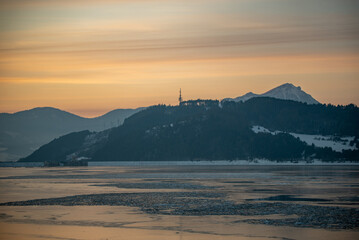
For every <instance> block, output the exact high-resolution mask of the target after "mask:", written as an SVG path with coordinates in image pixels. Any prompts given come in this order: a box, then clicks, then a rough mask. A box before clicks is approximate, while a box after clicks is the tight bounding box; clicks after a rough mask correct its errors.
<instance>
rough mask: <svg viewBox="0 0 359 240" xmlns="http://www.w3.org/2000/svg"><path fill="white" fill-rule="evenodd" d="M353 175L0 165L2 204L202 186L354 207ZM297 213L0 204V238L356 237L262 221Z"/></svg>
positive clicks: (243, 196)
mask: <svg viewBox="0 0 359 240" xmlns="http://www.w3.org/2000/svg"><path fill="white" fill-rule="evenodd" d="M358 177H359V166H157V167H156V166H142V167H139V166H135V167H133V166H132V167H131V166H127V167H113V166H112V167H106V166H100V167H88V168H85V167H79V168H0V189H1V194H0V202H1V203H5V202H13V201H24V200H32V199H44V198H58V197H65V196H73V195H85V194H102V193H141V192H183V191H189V192H192V191H204V192H218V193H222V194H224V195H225V198H226V199H225V200H226V201H233V202H234V203H238V204H240V203H248V202H253V201H255V202H278V201H279V202H285V203H288V202H290V203H297V202H298V203H300V204H307V205H315V206H339V207H350V208H357V209H359V208H358V207H359V181H358V179H359V178H358ZM248 199H251V200H252V201H248ZM295 217H297V216H293V215H283V214H282V215H280V214H274V215H271V216H243V215H223V216H221V215H219V216H181V215H177V216H172V215H163V214H147V213H145V212H144V211H141V209H140V208H138V207H128V206H56V205H55V206H1V207H0V239H20V240H21V239H131V240H132V239H176V240H177V239H273V238H277V239H358V238H359V231H358V228H356V229H351V230H335V231H334V230H330V229H325V228H320V227H319V228H316V229H314V228H308V227H300V226H298V227H293V226H275V225H271V224H266V223H265V222H263V221H261V219H263V218H270V219H278V220H283V221H284V222H285V221H286V220H285V219H293V218H295ZM257 220H258V221H257ZM288 221H289V220H288ZM249 222H253V223H255V222H257V224H250V223H249ZM258 223H259V224H258Z"/></svg>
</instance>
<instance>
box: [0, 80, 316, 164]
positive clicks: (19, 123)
mask: <svg viewBox="0 0 359 240" xmlns="http://www.w3.org/2000/svg"><path fill="white" fill-rule="evenodd" d="M260 97H272V98H276V99H283V100H292V101H296V102H302V103H306V104H319V102H318V101H317V100H315V99H314V98H312V97H311V96H310V95H309V94H307V93H305V92H304V91H303V90H301V88H300V87H296V86H294V85H293V84H290V83H286V84H283V85H281V86H278V87H276V88H274V89H272V90H270V91H268V92H266V93H264V94H254V93H247V94H246V95H244V96H241V97H237V98H233V99H232V98H226V99H223V100H222V101H221V104H219V105H223V104H224V103H226V102H227V103H228V102H245V101H248V100H249V99H253V98H260ZM143 109H144V108H138V109H117V110H113V111H111V112H109V113H107V114H105V115H103V116H100V117H96V118H83V117H80V116H77V115H74V114H71V113H68V112H65V111H62V110H59V109H56V108H51V107H45V108H34V109H31V110H26V111H21V112H17V113H14V114H9V113H1V114H0V161H16V160H18V159H19V158H23V157H25V156H27V155H29V154H31V153H32V152H33V151H35V150H36V149H38V148H39V147H40V146H42V145H44V144H46V143H48V142H50V141H51V140H53V139H54V138H58V137H60V136H62V135H65V134H68V133H71V132H77V131H83V130H88V131H90V132H94V131H95V132H99V131H103V130H106V129H110V128H113V127H118V126H120V125H121V124H122V123H123V121H124V119H125V118H127V117H130V116H132V115H133V114H135V113H138V112H140V111H141V110H143ZM259 114H261V113H259Z"/></svg>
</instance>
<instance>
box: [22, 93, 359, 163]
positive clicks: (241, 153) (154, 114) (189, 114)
mask: <svg viewBox="0 0 359 240" xmlns="http://www.w3.org/2000/svg"><path fill="white" fill-rule="evenodd" d="M358 120H359V109H358V107H356V106H354V105H348V106H332V105H321V104H316V105H308V104H305V103H298V102H294V101H286V100H278V99H273V98H265V97H262V98H253V99H250V100H248V101H246V102H244V103H243V102H238V103H236V102H223V103H222V104H221V105H220V104H219V103H218V101H211V100H208V101H203V100H198V101H188V102H185V103H183V104H182V105H181V106H165V105H159V106H153V107H150V108H148V109H145V110H143V111H141V112H139V113H137V114H134V115H132V116H131V117H129V118H128V119H126V120H125V122H124V124H123V125H122V126H120V127H117V128H113V129H112V130H110V131H108V132H100V133H86V134H87V136H85V137H82V139H83V140H82V141H83V142H82V144H80V145H81V146H80V147H77V148H76V149H75V150H74V149H73V147H71V149H70V148H66V146H64V145H63V144H61V142H63V141H59V140H55V141H52V142H50V143H49V144H47V146H46V145H45V146H43V147H42V148H40V149H39V150H37V151H35V152H34V153H33V154H31V155H30V156H29V157H27V158H24V159H22V161H45V160H46V161H49V160H50V161H51V160H52V161H62V160H65V159H69V156H71V157H88V158H90V159H91V160H93V161H149V160H152V161H159V160H201V159H209V160H210V159H217V160H218V159H228V160H231V159H252V158H267V159H272V160H291V159H297V160H299V159H312V158H320V159H323V160H339V159H343V160H345V159H346V160H355V161H356V160H359V159H358V150H344V151H342V152H334V151H332V149H331V148H318V147H315V146H313V145H308V144H306V143H305V142H302V141H300V140H299V139H298V138H295V137H294V136H292V135H290V134H287V133H285V132H291V133H305V134H317V135H333V136H337V137H341V136H355V139H354V140H353V141H352V142H351V144H352V145H358V136H359V127H358V124H357V123H358ZM255 125H259V126H263V127H265V128H267V129H269V130H272V131H281V132H278V133H277V134H270V133H255V132H254V131H252V126H255ZM78 134H81V136H82V135H84V133H83V132H82V133H78ZM86 134H85V135H86ZM75 135H76V133H75ZM49 145H50V146H51V147H49ZM77 146H78V145H77ZM46 149H51V151H49V152H47V151H48V150H46ZM54 149H59V150H58V151H56V150H54ZM60 149H61V151H60Z"/></svg>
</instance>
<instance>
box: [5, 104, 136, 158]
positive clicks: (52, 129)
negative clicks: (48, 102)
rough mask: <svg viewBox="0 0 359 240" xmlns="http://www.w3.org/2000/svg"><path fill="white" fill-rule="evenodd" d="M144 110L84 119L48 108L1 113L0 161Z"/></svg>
mask: <svg viewBox="0 0 359 240" xmlns="http://www.w3.org/2000/svg"><path fill="white" fill-rule="evenodd" d="M140 110H141V109H140V108H139V109H117V110H114V111H111V112H109V113H107V114H105V115H103V116H100V117H96V118H83V117H80V116H77V115H75V114H71V113H69V112H66V111H62V110H60V109H56V108H51V107H44V108H34V109H31V110H26V111H21V112H17V113H13V114H9V113H1V114H0V161H15V160H18V159H19V158H21V157H24V156H27V155H29V154H30V153H32V152H33V151H34V150H36V149H37V148H39V147H40V146H41V145H43V144H45V143H48V142H49V141H51V140H53V139H54V138H56V137H59V136H62V135H65V134H68V133H71V132H75V131H83V130H89V131H103V130H105V129H108V128H111V127H116V126H118V125H120V124H122V123H123V121H124V119H125V118H127V117H129V116H131V115H132V114H134V113H136V112H138V111H140Z"/></svg>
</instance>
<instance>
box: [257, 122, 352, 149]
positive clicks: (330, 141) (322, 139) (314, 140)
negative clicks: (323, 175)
mask: <svg viewBox="0 0 359 240" xmlns="http://www.w3.org/2000/svg"><path fill="white" fill-rule="evenodd" d="M252 131H253V132H255V133H268V134H272V135H275V134H278V133H281V131H274V132H272V131H269V130H268V129H266V128H264V127H261V126H253V127H252ZM288 134H290V135H292V136H293V137H296V138H299V139H300V140H301V141H302V142H305V143H306V144H308V145H312V144H314V146H316V147H321V148H324V147H329V148H331V149H332V150H333V151H336V152H342V151H343V150H356V149H357V148H356V147H355V145H353V146H350V142H351V141H353V140H354V138H355V137H340V138H338V137H334V136H322V135H309V134H298V133H288Z"/></svg>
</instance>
